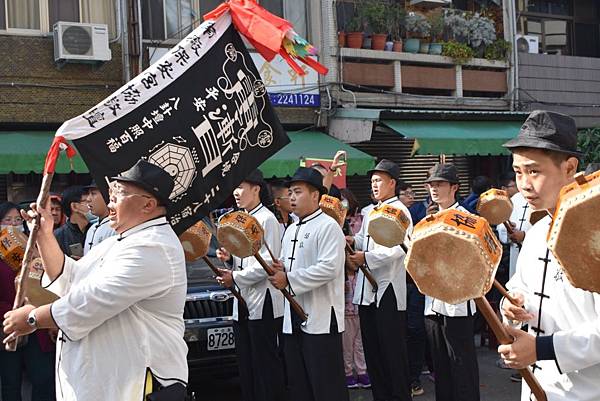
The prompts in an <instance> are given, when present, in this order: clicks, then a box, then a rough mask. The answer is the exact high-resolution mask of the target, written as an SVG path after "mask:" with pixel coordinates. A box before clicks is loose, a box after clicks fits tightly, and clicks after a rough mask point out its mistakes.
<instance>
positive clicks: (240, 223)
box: [217, 212, 264, 258]
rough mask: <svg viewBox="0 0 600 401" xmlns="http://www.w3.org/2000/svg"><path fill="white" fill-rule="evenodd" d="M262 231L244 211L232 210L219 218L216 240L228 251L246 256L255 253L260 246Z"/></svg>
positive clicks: (255, 221) (242, 256) (239, 255)
mask: <svg viewBox="0 0 600 401" xmlns="http://www.w3.org/2000/svg"><path fill="white" fill-rule="evenodd" d="M263 233H264V231H263V228H262V227H261V225H260V223H259V222H258V220H256V219H255V218H254V217H252V216H251V215H249V214H248V213H245V212H232V213H228V214H225V215H223V216H221V218H220V219H219V227H218V228H217V240H218V241H219V243H220V244H221V245H222V246H223V247H224V248H225V249H227V251H228V252H229V253H231V254H233V255H235V256H237V257H239V258H247V257H249V256H253V255H255V254H257V253H258V251H259V250H260V248H261V247H262V238H263Z"/></svg>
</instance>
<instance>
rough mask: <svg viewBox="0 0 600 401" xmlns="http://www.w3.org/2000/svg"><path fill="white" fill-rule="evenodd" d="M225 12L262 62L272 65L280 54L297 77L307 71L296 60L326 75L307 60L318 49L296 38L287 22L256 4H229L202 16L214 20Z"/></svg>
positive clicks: (235, 0)
mask: <svg viewBox="0 0 600 401" xmlns="http://www.w3.org/2000/svg"><path fill="white" fill-rule="evenodd" d="M228 11H229V13H230V14H231V20H232V21H233V25H234V26H235V28H236V29H237V30H238V32H239V33H241V34H242V35H244V37H245V38H246V39H247V40H248V41H249V42H250V43H251V44H252V46H254V48H255V49H256V50H257V51H258V52H259V53H260V54H261V56H263V57H264V59H265V60H267V61H271V60H273V58H274V57H275V56H276V55H277V54H280V55H281V56H282V57H283V58H284V59H285V61H286V62H287V63H288V64H289V65H290V67H292V69H293V70H294V71H296V73H298V75H300V76H303V75H306V71H304V70H303V69H302V68H301V67H300V66H299V65H298V63H296V59H297V60H300V61H302V62H303V63H304V64H306V65H308V66H309V67H311V68H312V69H314V70H315V71H317V72H318V73H319V74H322V75H325V74H327V68H326V67H325V66H324V65H322V64H321V63H319V62H318V61H316V60H314V59H311V58H310V57H309V56H314V55H316V54H317V49H316V48H315V47H314V46H313V45H311V44H310V43H308V41H307V40H306V39H304V38H302V37H301V36H300V35H298V34H297V33H296V32H295V31H294V29H293V26H292V24H291V23H290V22H289V21H287V20H285V19H283V18H280V17H278V16H276V15H273V14H271V13H270V12H269V11H267V10H265V9H264V8H263V7H261V6H260V5H258V4H257V3H256V1H255V0H229V1H227V2H225V3H222V4H220V5H219V6H218V7H217V8H215V9H214V10H213V11H211V12H209V13H207V14H205V15H204V19H205V20H215V19H217V18H219V17H220V16H221V15H223V13H225V12H228Z"/></svg>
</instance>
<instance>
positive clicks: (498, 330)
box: [475, 297, 547, 401]
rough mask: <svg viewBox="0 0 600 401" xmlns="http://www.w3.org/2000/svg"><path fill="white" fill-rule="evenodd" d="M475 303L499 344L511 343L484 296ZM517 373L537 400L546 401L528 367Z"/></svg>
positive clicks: (509, 337) (512, 340)
mask: <svg viewBox="0 0 600 401" xmlns="http://www.w3.org/2000/svg"><path fill="white" fill-rule="evenodd" d="M475 303H476V305H477V309H478V310H479V311H480V312H481V314H482V315H483V317H484V318H485V320H486V321H487V323H488V324H489V325H490V328H491V329H492V331H493V332H494V334H495V335H496V338H497V339H498V342H499V343H500V344H503V345H506V344H512V343H513V342H514V338H512V337H511V336H510V335H509V334H508V332H507V331H506V329H505V328H504V326H503V325H502V323H501V322H500V319H498V316H497V315H496V312H494V310H493V309H492V307H491V305H490V303H489V302H488V300H487V299H485V298H484V297H480V298H475ZM519 373H520V374H521V376H523V379H524V380H525V382H526V383H527V385H528V386H529V388H530V389H531V392H532V393H533V394H534V395H535V398H536V400H537V401H547V398H546V393H545V392H544V390H543V389H542V386H541V385H540V383H539V382H538V381H537V379H536V377H535V376H534V375H533V373H531V370H529V368H524V369H519Z"/></svg>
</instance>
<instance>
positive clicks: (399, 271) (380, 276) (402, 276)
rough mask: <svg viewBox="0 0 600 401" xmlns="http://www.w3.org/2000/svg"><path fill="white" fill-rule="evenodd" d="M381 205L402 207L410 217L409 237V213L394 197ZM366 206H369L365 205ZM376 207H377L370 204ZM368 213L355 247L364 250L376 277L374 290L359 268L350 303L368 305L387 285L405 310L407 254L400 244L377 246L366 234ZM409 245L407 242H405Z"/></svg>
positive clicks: (379, 296)
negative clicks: (405, 265) (389, 246)
mask: <svg viewBox="0 0 600 401" xmlns="http://www.w3.org/2000/svg"><path fill="white" fill-rule="evenodd" d="M381 204H388V205H390V206H394V207H397V208H400V209H402V211H403V212H404V214H405V215H406V217H408V218H409V219H410V225H409V227H408V230H407V234H406V235H407V237H410V235H411V233H412V229H413V225H412V219H411V217H410V212H409V211H408V209H407V208H406V206H404V204H403V203H402V202H400V200H399V199H398V197H397V196H394V197H393V198H390V199H387V200H385V201H383V202H381ZM367 207H368V206H367ZM373 209H377V207H375V206H374V207H373ZM370 220H371V215H370V213H367V214H366V215H365V217H364V218H363V221H362V225H361V227H360V231H359V232H358V233H357V234H356V235H355V236H354V246H355V247H356V249H357V250H359V251H364V252H365V262H366V265H367V268H368V269H369V270H370V271H371V274H372V275H373V278H375V280H377V293H375V292H373V286H372V285H371V283H369V280H367V279H366V277H365V275H364V273H363V272H362V270H359V271H358V278H357V279H356V288H355V290H354V299H353V301H352V302H353V303H354V304H356V305H371V304H372V303H377V306H379V302H380V301H381V297H383V294H384V293H385V290H386V289H387V287H388V286H389V285H391V286H392V288H393V289H394V294H395V295H396V307H397V309H398V310H399V311H405V310H406V269H405V267H404V258H405V257H406V254H405V253H404V250H402V247H401V246H400V245H397V246H395V247H392V248H388V247H386V246H383V245H379V244H378V243H376V242H375V241H373V238H371V236H370V235H369V233H368V230H367V229H368V227H369V221H370ZM405 243H406V244H407V245H408V241H406V242H405Z"/></svg>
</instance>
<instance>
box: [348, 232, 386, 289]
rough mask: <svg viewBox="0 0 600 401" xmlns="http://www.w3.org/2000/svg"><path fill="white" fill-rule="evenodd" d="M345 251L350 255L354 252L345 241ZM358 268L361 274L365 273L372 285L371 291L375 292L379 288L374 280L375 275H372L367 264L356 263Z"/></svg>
mask: <svg viewBox="0 0 600 401" xmlns="http://www.w3.org/2000/svg"><path fill="white" fill-rule="evenodd" d="M346 252H348V254H350V255H354V254H355V252H354V249H352V247H351V246H350V245H349V244H348V243H347V242H346ZM358 268H359V269H360V271H362V272H363V274H364V275H365V278H366V279H367V281H368V282H369V283H370V284H371V287H373V292H377V290H378V289H379V286H378V285H377V280H375V277H373V275H372V274H371V271H370V270H369V268H368V267H367V266H365V265H364V264H363V265H358Z"/></svg>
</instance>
